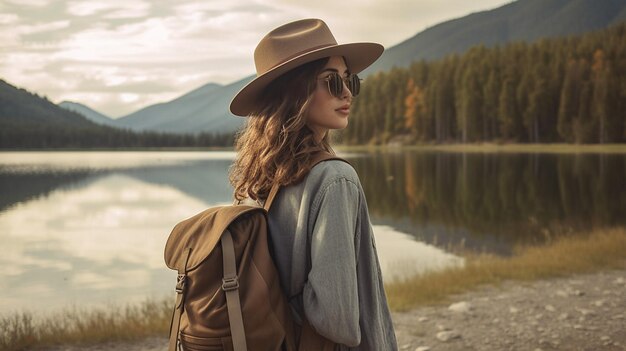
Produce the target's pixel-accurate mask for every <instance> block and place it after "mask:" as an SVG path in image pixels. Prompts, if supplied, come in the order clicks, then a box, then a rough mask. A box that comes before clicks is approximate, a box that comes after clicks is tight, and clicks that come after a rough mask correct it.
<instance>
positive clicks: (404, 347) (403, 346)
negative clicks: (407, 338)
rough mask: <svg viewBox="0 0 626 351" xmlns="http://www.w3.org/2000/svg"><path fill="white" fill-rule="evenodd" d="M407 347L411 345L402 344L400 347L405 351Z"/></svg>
mask: <svg viewBox="0 0 626 351" xmlns="http://www.w3.org/2000/svg"><path fill="white" fill-rule="evenodd" d="M409 347H411V344H404V345H402V346H400V349H401V350H407V349H408V348H409Z"/></svg>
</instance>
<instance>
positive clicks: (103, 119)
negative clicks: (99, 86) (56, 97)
mask: <svg viewBox="0 0 626 351" xmlns="http://www.w3.org/2000/svg"><path fill="white" fill-rule="evenodd" d="M58 106H59V107H62V108H64V109H66V110H70V111H74V112H76V113H78V114H81V115H83V116H84V117H85V118H87V119H88V120H90V121H92V122H94V123H97V124H102V125H105V126H111V127H116V126H117V123H115V120H114V119H113V118H111V117H109V116H106V115H104V114H102V113H100V112H98V111H96V110H94V109H92V108H90V107H88V106H85V105H83V104H79V103H77V102H71V101H63V102H61V103H60V104H58Z"/></svg>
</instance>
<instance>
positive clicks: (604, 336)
mask: <svg viewBox="0 0 626 351" xmlns="http://www.w3.org/2000/svg"><path fill="white" fill-rule="evenodd" d="M600 340H602V341H609V340H611V338H610V337H609V336H606V335H603V336H601V337H600Z"/></svg>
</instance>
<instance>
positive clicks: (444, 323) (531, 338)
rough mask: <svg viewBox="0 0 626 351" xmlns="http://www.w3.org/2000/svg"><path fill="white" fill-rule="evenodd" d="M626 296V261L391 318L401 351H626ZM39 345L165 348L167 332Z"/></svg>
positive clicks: (136, 350)
mask: <svg viewBox="0 0 626 351" xmlns="http://www.w3.org/2000/svg"><path fill="white" fill-rule="evenodd" d="M624 294H626V264H624V266H623V268H621V269H608V270H604V271H599V272H595V273H586V274H575V275H572V276H569V277H560V278H548V279H541V280H537V281H532V282H517V281H506V282H503V283H502V284H500V285H488V286H482V287H480V288H477V289H476V290H473V291H469V292H466V293H463V294H459V295H455V296H453V297H452V298H451V302H450V304H446V305H436V306H422V307H416V308H414V309H411V310H409V311H406V312H392V318H393V322H394V328H395V331H396V336H397V338H398V347H399V350H401V351H403V350H410V351H413V350H415V351H417V350H420V351H457V350H458V351H461V350H463V351H466V350H467V351H472V350H476V351H478V350H481V351H502V350H531V351H532V350H543V351H547V350H564V351H565V350H567V351H574V350H626V333H624V330H626V313H625V312H624V311H626V299H624V298H623V296H624ZM450 306H455V307H453V308H452V309H451V308H450ZM37 350H43V351H113V350H128V351H165V350H167V337H165V336H163V337H149V338H146V339H143V340H138V341H134V342H105V343H100V344H94V345H64V346H55V347H47V348H38V349H37Z"/></svg>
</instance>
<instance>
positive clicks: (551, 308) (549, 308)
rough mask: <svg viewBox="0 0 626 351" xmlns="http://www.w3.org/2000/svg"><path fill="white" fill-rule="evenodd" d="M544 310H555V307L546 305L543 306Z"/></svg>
mask: <svg viewBox="0 0 626 351" xmlns="http://www.w3.org/2000/svg"><path fill="white" fill-rule="evenodd" d="M545 309H546V311H550V312H555V311H556V308H554V306H552V305H546V307H545Z"/></svg>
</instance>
